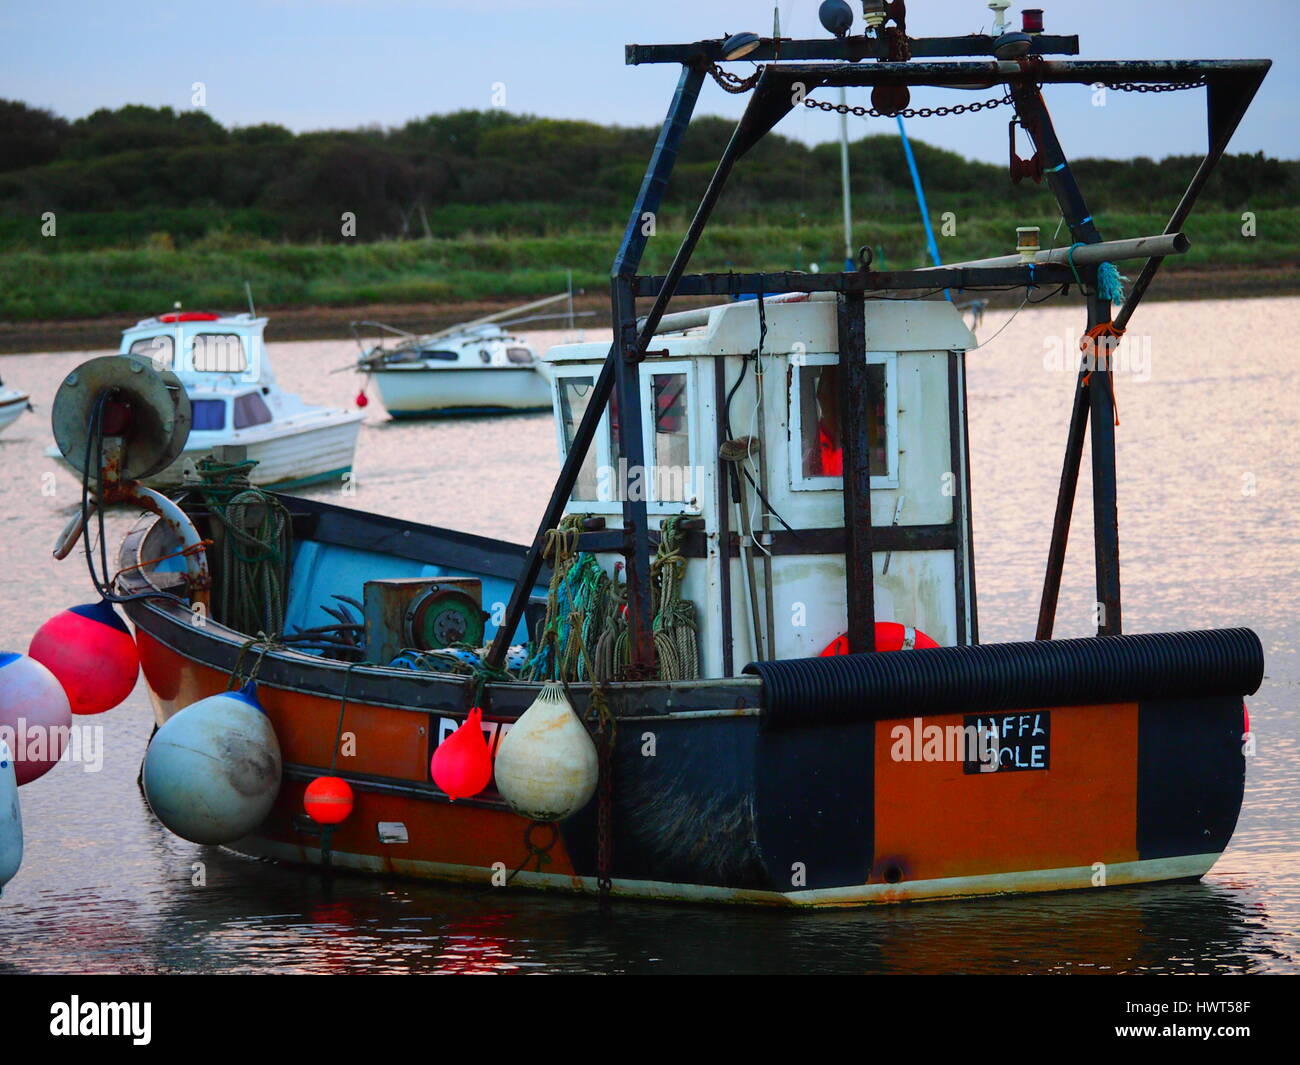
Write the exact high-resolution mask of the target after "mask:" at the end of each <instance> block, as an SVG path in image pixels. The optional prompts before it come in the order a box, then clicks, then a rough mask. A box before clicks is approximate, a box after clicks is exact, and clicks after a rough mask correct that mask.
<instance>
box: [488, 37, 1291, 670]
mask: <svg viewBox="0 0 1300 1065" xmlns="http://www.w3.org/2000/svg"><path fill="white" fill-rule="evenodd" d="M993 43H994V42H993V39H992V38H989V37H985V36H981V35H972V36H968V37H942V38H920V39H912V38H909V39H908V40H907V45H908V54H910V55H911V56H913V57H938V56H950V57H959V56H967V57H969V56H987V55H989V54H991V52H992V49H993ZM896 52H897V48H896V43H895V44H894V45H891V44H887V43H886V42H884V41H881V40H878V39H876V38H873V37H847V38H836V39H832V40H815V41H796V40H789V39H785V38H781V39H766V40H763V41H761V42H760V44H759V46H758V48H757V49H756V50H754V51H753V52H751V53H750V54H749V55H747V56H746V57H745V61H746V62H766V63H768V65H766V66H762V67H760V68H759V72H758V73H757V80H756V83H755V85H754V87H753V92H752V94H751V96H750V98H749V102H748V105H747V106H746V109H745V111H744V114H743V115H742V116H741V118H740V120H739V122H738V123H737V125H736V128H735V131H734V132H733V134H732V136H731V139H730V141H729V142H728V144H727V146H726V148H725V149H724V151H723V153H722V156H721V157H720V159H719V161H718V163H717V166H716V169H715V171H714V174H713V177H712V179H711V180H710V182H709V185H708V187H707V188H706V190H705V192H704V195H703V197H702V198H701V200H700V203H699V205H698V207H697V208H696V211H695V215H694V217H693V218H692V220H691V223H690V225H689V227H688V228H687V231H686V234H685V236H684V237H683V238H682V242H681V244H680V246H679V247H678V249H677V253H676V255H675V256H674V258H673V261H672V264H671V266H670V267H669V269H668V272H667V273H666V274H665V275H663V276H662V277H646V276H642V275H639V274H638V272H637V270H638V267H639V266H640V263H641V258H642V255H643V254H644V251H645V247H646V244H647V242H648V240H649V233H650V232H652V230H653V227H652V226H649V225H647V224H646V222H647V221H648V220H649V219H650V218H652V217H653V216H654V215H656V214H657V213H658V211H659V208H660V205H661V204H662V202H663V195H664V191H665V188H666V186H667V183H668V179H669V177H670V176H671V174H672V171H673V167H674V165H675V163H676V161H677V156H678V153H679V151H680V149H681V144H682V139H683V137H684V135H685V132H686V129H687V127H688V126H689V124H690V120H691V116H692V114H693V113H694V110H695V105H696V103H697V101H698V99H699V95H700V90H701V88H702V86H703V83H704V79H705V77H706V76H707V75H709V74H710V73H712V74H715V75H716V74H717V73H718V72H719V64H720V63H722V62H724V61H725V59H724V57H723V53H722V42H721V41H712V40H710V41H697V42H695V43H693V44H682V45H649V46H646V45H629V46H628V48H627V54H626V60H627V63H628V64H629V65H637V64H644V63H678V64H680V65H681V74H680V77H679V79H678V82H677V89H676V91H675V93H674V94H673V98H672V102H671V104H670V105H669V108H668V113H667V115H666V116H665V118H664V122H663V126H662V128H661V130H660V133H659V137H658V140H657V142H656V144H655V148H654V151H653V153H652V154H651V157H650V162H649V165H648V166H647V168H646V173H645V177H644V179H643V181H642V183H641V188H640V191H639V192H638V193H637V197H636V200H635V201H634V203H633V207H632V211H631V214H630V217H629V219H628V224H627V229H626V231H625V233H624V236H623V240H622V242H621V244H620V245H619V249H618V254H617V255H616V257H615V259H614V264H613V268H612V270H611V273H610V301H611V309H612V325H613V333H614V338H613V342H612V343H611V345H610V349H609V354H608V356H607V357H606V359H605V364H604V366H603V367H602V369H601V372H600V374H599V376H598V377H597V379H596V383H595V387H594V390H593V395H592V399H591V402H590V403H589V404H588V406H587V409H586V412H585V413H584V415H583V418H582V420H581V422H580V423H579V425H578V427H577V430H576V431H575V433H574V438H573V441H572V443H571V444H570V446H569V449H568V453H567V455H566V456H565V459H564V464H563V466H562V468H561V470H560V475H559V478H558V479H557V481H556V483H555V487H554V490H553V491H552V494H551V498H550V500H549V501H548V503H547V506H546V509H545V511H544V512H543V515H542V520H541V522H540V523H539V525H538V530H537V534H536V536H535V537H534V538H533V542H532V544H531V546H530V547H529V551H528V555H527V558H526V560H525V563H524V567H523V571H522V572H521V574H520V576H519V580H518V582H517V584H516V585H515V588H514V591H513V593H512V595H511V597H510V602H509V604H508V605H507V608H506V613H505V618H504V621H503V622H502V624H501V626H500V628H499V629H498V630H497V634H496V638H495V640H494V642H493V644H492V647H491V649H490V651H489V653H488V656H487V661H488V664H489V665H491V666H494V667H499V666H500V665H501V664H502V663H503V662H504V660H505V654H506V650H507V649H508V646H509V643H510V639H511V637H512V635H513V633H514V632H515V630H516V628H517V626H518V624H519V621H520V619H521V618H522V617H523V613H524V608H525V607H526V606H527V603H528V599H529V596H530V595H531V592H532V589H533V587H534V586H535V584H536V581H537V578H538V575H539V574H540V573H541V570H542V566H543V564H544V561H545V560H544V557H543V548H544V544H545V542H546V534H547V532H548V531H549V530H550V529H553V528H555V527H556V526H557V525H558V524H559V520H560V518H561V516H562V515H563V513H564V509H565V507H566V505H567V503H568V500H569V497H570V495H571V494H572V492H573V488H574V485H575V483H576V481H577V476H578V471H579V470H580V468H581V466H582V463H583V462H584V460H585V459H586V456H587V452H588V450H589V448H590V446H591V443H592V441H593V439H594V438H595V435H596V430H597V427H598V426H599V424H600V419H601V417H602V415H603V414H604V411H605V408H606V406H607V405H608V403H609V401H610V398H611V396H613V395H615V394H617V397H618V404H619V409H620V410H621V411H623V412H624V414H623V416H622V417H621V418H620V419H619V442H620V447H621V449H622V454H623V455H624V457H625V458H626V460H627V462H628V466H629V468H635V467H638V466H644V462H645V444H644V438H643V437H642V433H641V425H640V412H641V410H642V402H641V386H640V380H639V375H638V373H637V367H638V365H639V364H640V362H641V361H642V360H643V359H644V358H645V355H646V350H647V348H648V347H649V345H650V342H651V340H652V338H653V337H654V335H655V331H656V329H657V328H658V326H659V323H660V320H661V319H662V317H663V315H664V313H665V311H666V310H667V307H668V303H669V301H670V300H671V299H672V298H673V297H674V296H686V295H691V296H699V295H718V296H732V297H736V296H740V295H744V294H752V293H755V292H759V293H770V294H775V293H780V292H828V291H830V292H836V293H838V294H839V295H840V310H839V322H840V329H841V334H842V337H843V336H847V339H848V340H849V341H850V342H851V343H850V344H849V347H850V349H854V348H855V347H861V346H862V345H861V343H857V344H856V345H855V344H854V343H852V341H853V339H854V337H856V336H858V334H859V333H860V332H861V330H862V322H863V321H864V319H863V314H864V306H865V299H866V298H867V295H868V294H869V293H883V292H890V291H906V290H918V289H925V290H927V291H929V290H932V289H933V290H942V289H945V288H951V289H982V288H1007V287H1021V286H1025V287H1029V286H1036V285H1053V284H1068V283H1071V282H1073V281H1075V280H1076V274H1075V271H1074V270H1072V269H1071V268H1070V267H1069V266H1067V265H1062V264H1044V263H1037V264H1028V265H1014V266H978V265H973V266H966V267H963V266H951V267H942V268H930V269H926V270H898V271H873V270H871V269H870V268H869V266H864V267H863V268H862V269H860V270H856V271H846V272H842V273H826V274H806V273H801V272H797V271H784V272H771V273H746V274H736V273H726V274H695V275H687V274H686V267H687V265H688V264H689V262H690V259H691V256H692V255H693V253H694V251H695V248H696V245H697V244H698V243H699V240H700V237H701V236H702V234H703V232H704V229H705V228H706V226H707V225H708V221H709V218H710V216H711V214H712V211H713V207H714V205H715V204H716V203H717V201H718V198H719V196H720V195H721V193H722V190H723V188H724V187H725V185H726V183H727V179H728V177H729V176H730V174H731V171H732V169H733V168H734V167H735V165H736V163H737V162H738V161H739V160H740V158H741V157H742V156H743V155H744V154H745V153H746V152H748V151H749V149H751V148H752V147H753V146H754V145H755V144H757V143H758V141H760V140H761V139H762V138H763V137H764V136H765V135H766V134H767V133H769V132H770V131H771V130H772V129H773V128H774V127H775V126H776V124H777V123H778V122H779V121H780V120H781V119H782V118H784V117H785V116H786V115H787V114H789V112H790V111H791V110H793V109H794V108H795V107H796V106H798V105H799V103H800V101H802V100H803V99H804V97H805V96H806V95H807V94H809V93H811V92H813V91H814V90H816V89H818V88H822V87H838V86H854V87H866V86H873V87H874V86H879V85H901V86H909V87H910V86H934V87H948V88H960V89H976V88H979V89H986V88H989V87H992V86H994V85H1005V86H1006V87H1007V89H1008V91H1009V93H1010V95H1011V99H1012V106H1013V108H1014V110H1015V114H1016V118H1017V120H1018V121H1019V123H1020V125H1021V126H1022V127H1023V128H1024V129H1025V130H1026V132H1027V133H1028V134H1029V136H1030V138H1031V140H1032V141H1033V144H1034V147H1035V150H1036V153H1037V155H1038V158H1039V161H1040V163H1041V164H1042V168H1043V172H1044V176H1045V177H1046V179H1047V182H1048V184H1049V187H1050V188H1051V190H1052V193H1053V195H1054V196H1055V198H1056V201H1057V204H1058V205H1059V207H1060V210H1061V214H1062V217H1063V218H1064V220H1065V223H1066V224H1067V226H1068V227H1069V230H1070V233H1071V236H1072V238H1073V242H1074V243H1083V244H1095V243H1099V242H1100V241H1101V239H1102V238H1101V234H1100V232H1099V231H1098V228H1097V226H1096V224H1095V222H1094V220H1093V217H1092V214H1091V212H1090V211H1089V209H1088V206H1087V203H1086V201H1085V200H1084V197H1083V194H1082V192H1081V191H1080V189H1079V186H1078V183H1077V182H1076V181H1075V179H1074V176H1073V174H1072V172H1071V170H1070V166H1069V161H1068V159H1067V158H1066V156H1065V153H1064V151H1063V150H1062V148H1061V145H1060V143H1059V141H1058V140H1057V137H1056V132H1055V129H1054V127H1053V125H1052V120H1051V116H1050V114H1049V112H1048V109H1047V105H1046V103H1045V102H1044V100H1043V95H1042V86H1044V85H1047V84H1074V85H1096V84H1119V83H1143V84H1153V85H1187V84H1189V83H1197V84H1199V83H1202V82H1203V83H1204V85H1205V91H1206V104H1207V107H1206V110H1207V118H1208V132H1209V145H1208V151H1207V153H1206V155H1205V158H1204V159H1203V160H1202V162H1201V164H1200V166H1199V167H1198V168H1197V171H1196V173H1195V175H1194V176H1193V178H1192V181H1191V183H1190V184H1189V185H1188V188H1187V190H1186V191H1185V192H1184V194H1183V197H1182V199H1181V200H1180V201H1179V203H1178V206H1177V207H1176V208H1175V210H1174V212H1173V214H1172V216H1171V217H1170V220H1169V223H1168V225H1167V226H1166V227H1165V233H1166V234H1176V233H1179V232H1181V230H1182V227H1183V224H1184V222H1185V221H1186V219H1187V217H1188V215H1189V214H1190V213H1191V210H1192V208H1193V206H1194V205H1195V202H1196V199H1197V197H1198V196H1199V194H1200V192H1201V191H1202V189H1203V188H1204V186H1205V183H1206V181H1207V180H1208V178H1209V176H1210V173H1211V172H1212V171H1213V169H1214V167H1215V165H1216V164H1217V163H1218V161H1219V159H1220V158H1221V156H1222V155H1223V153H1224V151H1225V150H1226V148H1227V146H1228V142H1229V140H1230V139H1231V137H1232V134H1233V132H1234V131H1235V130H1236V128H1237V125H1238V124H1239V123H1240V121H1241V118H1242V116H1243V115H1244V114H1245V112H1246V109H1247V108H1248V107H1249V105H1250V102H1251V100H1252V99H1253V98H1254V96H1255V93H1256V91H1257V90H1258V88H1259V85H1260V83H1261V82H1262V81H1263V79H1264V76H1265V75H1266V74H1267V72H1268V69H1269V67H1270V65H1271V63H1270V61H1268V60H1172V61H1155V60H1116V61H1104V62H1085V61H1074V60H1048V59H1045V58H1044V55H1046V54H1067V55H1075V54H1077V52H1078V38H1077V37H1072V36H1071V37H1051V36H1046V35H1040V36H1038V37H1036V38H1034V40H1033V43H1032V46H1031V52H1030V54H1029V55H1027V56H1026V57H1024V58H1022V59H1018V60H1014V61H1000V60H989V59H982V60H978V61H962V62H913V61H910V60H909V61H904V62H898V61H890V56H891V55H894V54H896ZM868 59H871V60H877V62H872V63H867V62H863V61H864V60H868ZM1162 261H1163V260H1162V259H1161V258H1151V259H1148V260H1147V261H1146V263H1145V264H1144V266H1143V268H1142V271H1141V273H1140V275H1139V276H1138V278H1137V280H1136V281H1135V282H1134V284H1133V286H1132V289H1131V291H1130V292H1129V295H1128V297H1127V298H1126V300H1125V301H1124V304H1123V305H1122V307H1121V308H1120V311H1119V313H1118V314H1115V315H1114V317H1113V319H1112V307H1111V305H1110V303H1109V302H1107V301H1106V300H1105V299H1103V298H1102V297H1101V296H1099V295H1098V293H1097V284H1096V278H1097V267H1096V266H1095V265H1093V266H1080V267H1079V268H1078V274H1077V277H1078V278H1081V279H1082V281H1083V287H1084V294H1085V297H1086V301H1087V322H1088V326H1089V328H1092V327H1095V326H1100V325H1104V324H1106V323H1111V324H1112V325H1113V327H1114V329H1115V330H1116V331H1119V332H1122V331H1123V329H1124V328H1126V326H1127V324H1128V321H1129V319H1130V318H1131V317H1132V315H1133V312H1134V311H1135V310H1136V308H1137V306H1138V304H1139V303H1140V302H1141V300H1142V297H1143V296H1144V295H1145V293H1146V290H1147V288H1148V287H1149V285H1150V283H1151V280H1152V278H1153V277H1154V276H1155V274H1156V272H1157V271H1158V270H1159V268H1160V265H1161V263H1162ZM639 299H652V300H653V302H652V304H651V308H650V310H649V312H648V313H647V314H646V315H645V316H644V318H643V319H640V324H639V325H638V313H637V301H638V300H639ZM843 347H844V343H843V342H842V343H841V348H843ZM841 354H842V361H843V362H845V363H846V365H847V366H848V367H849V368H850V372H849V373H846V374H842V375H841V388H842V390H843V392H844V395H843V396H842V403H843V404H844V408H843V409H844V411H845V412H846V417H845V418H844V419H843V424H844V429H843V432H844V434H845V439H844V441H843V445H844V450H845V459H846V463H847V464H849V472H848V473H847V474H846V476H845V528H846V533H847V541H846V583H847V598H848V605H849V639H850V649H851V650H854V651H861V650H871V649H873V647H874V625H873V624H872V623H871V622H872V621H873V619H874V612H873V610H872V602H873V596H874V591H873V586H872V568H871V557H872V548H873V534H874V530H873V527H872V524H871V506H870V502H871V499H870V483H871V482H870V469H869V465H868V458H869V449H868V448H867V446H866V440H865V432H866V428H865V423H864V422H862V423H858V424H854V423H853V422H852V420H851V419H850V418H848V417H847V413H848V412H849V411H853V410H859V409H861V401H862V398H863V395H864V391H863V390H864V389H865V380H862V379H860V378H864V377H865V375H854V374H853V373H852V372H851V370H852V367H853V365H855V360H854V359H852V358H851V357H850V358H847V359H844V358H843V354H844V353H843V351H842V353H841ZM851 354H852V351H850V355H851ZM1113 415H1114V404H1113V393H1112V380H1111V368H1110V366H1109V363H1108V362H1105V363H1104V364H1103V363H1102V362H1098V364H1097V365H1091V364H1090V362H1089V360H1088V359H1087V356H1086V353H1085V359H1084V361H1083V363H1082V365H1081V368H1080V372H1079V377H1078V380H1077V383H1076V390H1075V399H1074V405H1073V409H1072V412H1071V417H1070V425H1069V430H1068V433H1067V439H1066V453H1065V460H1064V465H1063V468H1062V474H1061V483H1060V488H1059V491H1058V494H1057V505H1056V513H1055V518H1054V522H1053V528H1052V536H1051V542H1050V545H1049V550H1048V562H1047V571H1046V576H1045V578H1044V583H1043V593H1042V603H1041V607H1040V611H1039V620H1038V630H1037V636H1038V638H1039V639H1050V638H1051V635H1052V628H1053V623H1054V619H1055V614H1056V602H1057V597H1058V594H1059V590H1060V580H1061V572H1062V568H1063V566H1064V560H1065V549H1066V544H1067V541H1068V538H1069V531H1070V517H1071V513H1072V511H1073V507H1074V497H1075V488H1076V486H1077V482H1078V474H1079V468H1080V464H1081V461H1082V454H1083V439H1084V433H1085V430H1086V429H1087V427H1088V421H1089V419H1090V418H1091V422H1092V434H1091V439H1092V469H1093V517H1094V535H1095V539H1096V567H1097V601H1098V604H1099V607H1100V608H1101V609H1100V616H1099V625H1098V634H1099V635H1109V634H1117V633H1119V632H1120V631H1121V601H1120V577H1119V534H1118V523H1117V515H1116V472H1115V438H1114V424H1113ZM623 494H624V495H628V494H629V493H623ZM725 509H726V508H725V507H724V508H723V510H724V511H725ZM623 526H624V527H623V530H622V532H621V544H620V545H619V549H620V550H621V551H622V553H623V554H624V556H625V557H626V560H627V564H626V573H627V607H628V629H629V643H630V658H631V667H630V669H629V670H628V673H627V676H626V677H625V679H630V680H638V679H648V678H650V677H652V676H653V672H654V640H653V632H652V626H651V595H650V574H649V564H650V547H651V535H650V531H649V527H648V522H647V516H646V503H645V500H644V498H637V499H625V500H624V503H623ZM723 550H724V552H727V545H726V544H724V545H723ZM728 554H729V552H728Z"/></svg>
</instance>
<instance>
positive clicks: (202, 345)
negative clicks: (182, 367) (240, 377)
mask: <svg viewBox="0 0 1300 1065" xmlns="http://www.w3.org/2000/svg"><path fill="white" fill-rule="evenodd" d="M190 364H191V365H192V366H193V367H194V369H195V370H196V371H197V372H199V373H243V372H244V371H245V370H247V369H248V357H247V356H246V355H245V354H244V341H243V338H242V337H240V336H239V335H238V334H236V333H198V334H196V335H195V337H194V347H193V349H192V351H191V354H190Z"/></svg>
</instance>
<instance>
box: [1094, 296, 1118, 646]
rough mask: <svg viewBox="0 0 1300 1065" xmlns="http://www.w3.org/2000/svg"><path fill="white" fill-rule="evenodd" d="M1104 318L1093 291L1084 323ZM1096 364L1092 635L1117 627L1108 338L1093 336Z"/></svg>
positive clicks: (1104, 306)
mask: <svg viewBox="0 0 1300 1065" xmlns="http://www.w3.org/2000/svg"><path fill="white" fill-rule="evenodd" d="M1109 321H1110V303H1109V302H1108V301H1107V300H1105V299H1103V298H1102V297H1101V296H1098V295H1096V294H1095V293H1094V294H1093V295H1091V296H1090V297H1089V299H1088V328H1089V329H1091V328H1092V327H1093V326H1095V325H1101V324H1102V323H1103V322H1109ZM1093 347H1094V350H1095V352H1096V367H1095V368H1094V369H1093V371H1092V378H1091V381H1090V384H1089V388H1088V399H1089V407H1090V408H1091V415H1092V428H1091V436H1092V536H1093V543H1094V546H1095V549H1096V557H1097V611H1098V616H1097V635H1098V636H1118V635H1119V634H1120V633H1121V632H1122V631H1123V626H1122V617H1121V612H1120V585H1119V509H1118V500H1117V485H1116V474H1115V394H1114V391H1113V389H1114V387H1115V379H1114V374H1113V370H1112V368H1111V364H1110V363H1111V352H1112V350H1113V344H1112V343H1111V342H1110V340H1109V338H1105V337H1099V338H1097V340H1096V341H1095V342H1094V345H1093Z"/></svg>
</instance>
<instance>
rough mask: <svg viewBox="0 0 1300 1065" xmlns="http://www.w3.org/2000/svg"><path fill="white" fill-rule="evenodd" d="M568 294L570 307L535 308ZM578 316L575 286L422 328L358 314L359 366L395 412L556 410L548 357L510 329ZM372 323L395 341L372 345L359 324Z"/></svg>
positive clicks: (451, 413)
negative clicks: (539, 354)
mask: <svg viewBox="0 0 1300 1065" xmlns="http://www.w3.org/2000/svg"><path fill="white" fill-rule="evenodd" d="M566 299H567V300H568V301H569V310H568V313H567V314H563V315H554V314H544V315H535V314H529V313H528V312H531V311H534V310H537V309H539V308H542V307H547V306H551V305H553V304H555V303H557V302H559V301H560V300H566ZM578 316H579V315H578V314H575V312H574V310H573V292H572V291H569V292H563V293H560V294H559V295H556V296H548V297H546V298H545V299H540V300H535V301H533V302H531V303H526V304H523V305H522V306H519V307H512V308H509V309H507V310H504V311H498V312H496V313H494V314H489V315H486V316H484V317H482V318H476V319H474V320H473V321H471V322H462V323H460V324H458V325H453V326H449V327H448V328H446V329H442V330H439V331H437V332H434V333H426V334H423V335H416V334H414V333H409V332H407V331H405V330H401V329H397V328H395V327H393V326H390V325H386V324H384V323H382V322H353V323H352V329H353V335H354V336H357V338H358V343H360V344H361V354H360V356H359V357H358V359H357V371H358V372H359V373H362V374H364V375H365V378H366V382H367V383H368V382H369V381H370V380H371V379H373V380H374V381H375V383H376V384H377V385H378V386H379V395H380V397H381V398H382V400H383V404H384V407H385V408H386V409H387V411H388V413H389V414H390V415H391V416H392V417H393V418H439V417H449V416H456V415H473V414H504V413H522V412H525V411H538V410H549V409H550V407H551V389H550V385H549V384H548V382H547V380H546V377H545V372H544V367H543V364H542V363H541V361H540V360H539V359H538V357H537V352H536V351H535V350H534V349H533V347H532V345H531V344H529V343H528V341H526V340H524V339H523V338H521V337H519V336H517V335H516V334H515V333H513V332H511V331H510V330H511V327H513V326H517V325H521V324H523V323H525V322H536V321H541V320H543V319H549V318H566V319H568V320H569V321H570V322H572V320H573V319H574V318H575V317H578ZM366 326H369V327H372V328H375V329H379V330H382V331H383V332H384V333H387V334H388V335H389V337H390V338H392V339H391V342H385V341H380V342H379V343H375V344H371V345H369V346H366V345H365V344H364V343H363V342H362V341H361V339H360V329H361V328H362V327H366ZM361 394H362V395H364V394H365V385H363V386H362V392H361Z"/></svg>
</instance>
